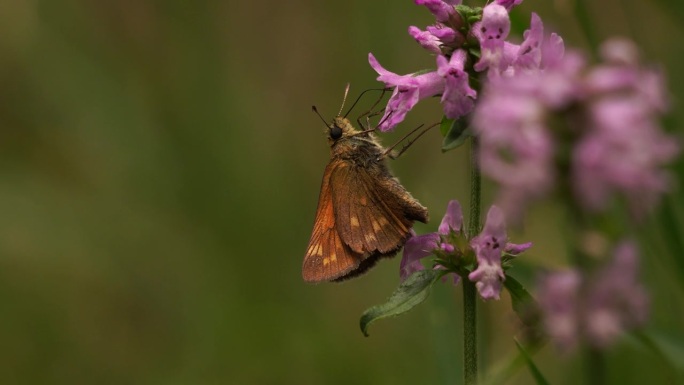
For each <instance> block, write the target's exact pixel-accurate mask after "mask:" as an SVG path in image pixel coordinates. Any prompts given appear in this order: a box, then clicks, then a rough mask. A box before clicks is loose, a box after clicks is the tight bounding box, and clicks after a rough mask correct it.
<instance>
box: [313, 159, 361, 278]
mask: <svg viewBox="0 0 684 385" xmlns="http://www.w3.org/2000/svg"><path fill="white" fill-rule="evenodd" d="M339 166H340V162H331V163H330V164H328V166H327V168H326V170H325V177H324V178H323V183H322V185H321V193H320V196H319V198H318V208H317V209H316V219H315V220H314V229H313V232H312V234H311V239H310V240H309V246H308V247H307V249H306V254H305V256H304V263H303V265H302V277H303V278H304V280H305V281H307V282H321V281H332V280H335V279H338V278H340V277H342V276H344V275H346V274H347V273H349V272H350V271H352V270H353V269H355V268H356V267H357V266H358V265H359V263H360V262H361V259H362V258H361V257H362V255H361V254H360V253H356V252H354V251H353V250H352V249H351V248H350V247H349V246H347V245H346V244H345V243H344V242H343V241H342V239H341V238H340V236H339V234H338V231H337V230H336V229H335V210H334V207H333V195H332V190H331V186H330V177H331V175H334V174H335V171H336V169H337V168H338V167H339ZM342 167H344V166H342Z"/></svg>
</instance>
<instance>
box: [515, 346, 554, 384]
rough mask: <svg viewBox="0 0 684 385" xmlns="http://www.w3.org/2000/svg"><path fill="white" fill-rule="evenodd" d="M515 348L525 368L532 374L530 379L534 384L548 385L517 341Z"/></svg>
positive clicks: (530, 357)
mask: <svg viewBox="0 0 684 385" xmlns="http://www.w3.org/2000/svg"><path fill="white" fill-rule="evenodd" d="M515 346H516V347H517V348H518V351H519V352H520V355H521V356H522V357H523V359H524V360H525V364H527V368H528V369H529V370H530V373H531V374H532V378H534V382H535V383H536V384H537V385H548V384H549V382H548V381H547V380H546V378H544V375H543V374H542V373H541V371H540V370H539V368H537V364H535V363H534V360H532V356H531V355H530V354H529V353H528V352H527V350H526V349H525V348H524V347H523V346H522V345H521V344H520V342H518V340H515Z"/></svg>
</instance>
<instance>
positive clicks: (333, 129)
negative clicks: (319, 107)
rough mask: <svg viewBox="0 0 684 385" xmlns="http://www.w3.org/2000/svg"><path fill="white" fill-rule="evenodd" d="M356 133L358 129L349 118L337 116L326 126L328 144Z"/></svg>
mask: <svg viewBox="0 0 684 385" xmlns="http://www.w3.org/2000/svg"><path fill="white" fill-rule="evenodd" d="M358 133H359V131H358V130H357V129H356V128H354V126H353V125H352V124H351V122H350V121H349V119H347V118H345V117H342V116H338V117H336V118H335V119H333V122H332V124H330V126H328V141H329V142H330V145H333V144H335V143H337V142H338V141H339V140H341V139H344V138H348V137H350V136H354V135H356V134H358Z"/></svg>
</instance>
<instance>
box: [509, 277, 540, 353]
mask: <svg viewBox="0 0 684 385" xmlns="http://www.w3.org/2000/svg"><path fill="white" fill-rule="evenodd" d="M504 287H505V288H506V290H508V293H509V294H510V295H511V304H512V306H513V311H514V312H515V314H517V315H518V318H520V321H522V323H523V325H524V327H525V328H524V330H523V333H524V338H525V340H526V341H527V343H529V344H531V345H540V344H541V343H542V342H543V334H542V328H541V312H540V310H539V304H537V301H536V300H535V299H534V297H532V295H531V294H530V293H529V292H528V291H527V290H526V289H525V288H524V287H523V285H522V284H521V283H520V282H518V280H516V279H515V278H513V277H512V276H510V275H508V274H506V280H505V281H504Z"/></svg>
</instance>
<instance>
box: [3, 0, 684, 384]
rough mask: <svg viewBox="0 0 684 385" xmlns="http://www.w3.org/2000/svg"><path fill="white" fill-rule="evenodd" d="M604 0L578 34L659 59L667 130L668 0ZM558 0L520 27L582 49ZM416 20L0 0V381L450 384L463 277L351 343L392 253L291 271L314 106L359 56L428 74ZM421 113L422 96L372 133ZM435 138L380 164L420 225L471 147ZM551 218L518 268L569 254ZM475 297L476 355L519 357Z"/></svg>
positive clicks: (412, 9) (663, 311)
mask: <svg viewBox="0 0 684 385" xmlns="http://www.w3.org/2000/svg"><path fill="white" fill-rule="evenodd" d="M470 3H471V4H475V2H472V1H471V2H470ZM600 3H601V4H598V5H596V4H590V17H591V18H592V20H593V24H594V26H595V28H596V34H597V35H598V36H599V37H601V38H605V37H607V36H611V35H614V34H621V35H628V36H632V37H635V38H636V40H637V42H638V43H639V44H640V45H641V46H642V49H643V50H644V54H645V57H646V58H647V60H648V61H650V62H653V63H660V64H661V65H662V66H663V68H664V69H665V71H666V72H667V74H668V77H669V84H670V88H671V91H672V93H673V111H675V113H674V117H673V119H672V122H675V123H674V124H673V125H675V126H676V122H681V121H682V119H681V115H682V111H681V108H679V105H680V104H679V100H681V98H682V97H683V96H684V74H683V73H682V70H681V69H682V68H683V66H684V56H683V55H684V48H682V44H681V41H682V39H683V38H684V28H683V27H682V23H681V20H683V19H684V12H683V11H682V5H681V4H679V3H678V2H677V1H671V2H666V1H664V0H663V1H661V2H656V1H653V2H651V1H645V0H644V1H627V0H624V1H620V0H612V1H605V2H600ZM573 4H574V3H573V2H572V1H560V0H559V1H555V2H549V1H541V0H526V2H525V3H524V4H523V6H521V7H519V8H518V9H516V10H515V11H514V14H515V21H516V22H519V23H521V24H519V28H524V27H525V26H526V25H528V23H529V13H530V12H531V11H536V12H538V13H539V14H540V15H541V16H542V18H543V19H544V20H545V23H546V25H547V27H548V28H549V29H551V30H555V31H557V32H559V33H560V34H561V35H562V36H563V37H564V38H565V40H566V44H567V45H568V46H578V47H586V46H587V41H586V39H585V38H584V36H585V35H584V34H583V33H582V31H581V30H580V27H579V24H578V23H577V19H576V18H575V17H574V16H573V14H574V13H573V12H574V11H573V7H574V5H573ZM431 22H432V16H431V15H430V14H429V12H427V11H426V10H425V9H423V8H422V7H418V6H416V5H414V4H413V2H412V1H410V0H404V1H396V2H393V4H392V5H391V6H389V5H388V4H387V3H383V2H379V1H375V2H373V1H359V0H353V1H343V2H329V3H327V2H326V3H324V2H320V1H306V0H300V1H289V2H276V1H271V2H264V1H261V2H237V1H195V2H189V1H179V0H167V1H152V0H119V1H105V0H99V1H96V0H91V1H87V0H62V1H55V0H23V1H22V0H3V1H0V309H2V312H1V313H0V352H1V353H0V381H1V382H2V383H3V384H94V383H97V384H397V385H398V384H427V383H458V381H460V378H461V372H460V369H459V367H460V356H459V354H460V349H461V337H460V336H459V334H458V331H459V328H460V326H459V325H460V323H461V319H460V314H459V310H458V309H459V308H460V304H459V302H460V294H461V292H460V287H457V288H453V287H451V286H448V285H441V286H440V287H438V288H436V290H434V292H433V295H432V296H431V297H430V299H429V300H428V301H426V303H425V304H423V305H421V308H420V309H419V310H417V311H414V312H412V313H409V314H408V315H405V316H402V317H399V318H395V319H392V320H385V321H381V322H378V323H377V324H375V325H373V327H372V328H371V337H369V338H364V337H363V336H362V334H361V332H360V331H359V328H358V319H359V316H360V314H361V312H362V311H363V310H364V309H365V308H367V307H369V306H370V305H373V304H376V303H379V302H382V301H383V300H385V299H386V298H387V296H388V295H389V294H390V293H391V291H392V290H393V289H394V287H396V285H397V283H398V264H399V259H398V258H396V259H394V260H391V261H386V262H383V263H381V264H380V265H379V266H378V267H377V268H375V269H374V270H373V271H372V272H371V273H370V274H368V275H366V276H364V277H362V278H360V279H356V280H353V281H349V282H345V283H343V284H321V285H307V284H304V283H303V282H302V280H301V278H300V268H301V259H302V257H303V253H304V249H305V247H306V244H307V242H308V239H309V234H310V231H311V225H312V223H313V215H314V210H315V208H316V203H317V199H318V189H319V186H320V180H321V175H322V172H323V168H324V166H325V164H326V162H327V161H328V147H327V143H326V139H325V136H324V134H323V130H324V127H323V125H322V123H321V122H320V120H319V119H318V117H316V116H315V115H313V114H312V113H311V110H310V106H311V105H312V104H316V105H317V106H318V107H319V110H320V111H321V112H322V113H323V114H324V116H326V117H332V116H333V115H334V114H335V113H336V112H337V110H338V108H339V105H340V102H341V99H342V94H343V90H344V86H345V84H346V83H347V82H351V84H352V91H351V95H352V97H353V96H356V95H358V93H359V92H360V91H361V90H363V89H366V88H371V87H377V85H378V83H376V82H375V73H374V72H373V71H372V70H371V68H370V67H369V65H368V63H367V54H368V52H371V51H372V52H373V53H374V54H375V55H376V56H377V57H378V59H379V60H380V62H381V63H382V64H383V65H385V66H386V67H387V68H388V69H390V70H393V71H396V72H399V73H406V72H411V71H415V70H417V69H420V68H429V67H433V66H434V62H433V60H434V59H433V58H432V57H430V56H429V55H426V53H425V52H424V51H423V50H422V49H421V48H420V47H419V46H418V45H417V44H415V42H414V41H412V39H411V38H410V36H408V34H407V33H406V30H407V27H408V26H409V25H417V26H420V27H423V26H425V25H427V24H429V23H431ZM370 99H372V98H370ZM370 99H367V100H364V101H362V104H364V103H365V104H364V105H365V106H366V108H367V106H369V105H370V104H371V100H370ZM361 111H362V108H360V109H359V110H358V112H357V113H360V112H361ZM437 119H439V105H438V103H436V102H435V103H423V104H422V105H420V106H419V107H418V108H417V109H416V111H415V112H414V113H412V114H410V115H409V118H408V119H407V122H406V123H405V124H404V125H403V127H404V129H403V130H404V131H402V130H401V129H400V130H399V132H395V133H393V134H388V135H384V136H383V141H384V143H392V142H393V141H394V140H395V139H396V138H397V137H399V136H401V135H402V134H403V133H405V132H406V131H405V130H406V129H407V128H410V127H415V126H417V125H418V124H420V123H426V122H427V123H429V122H433V121H436V120H437ZM680 132H681V131H680ZM440 143H441V138H440V136H439V134H438V132H437V130H435V131H434V132H431V133H429V134H428V135H426V136H425V137H424V138H423V139H421V140H420V141H419V142H418V143H416V144H415V146H414V147H413V148H412V149H411V151H409V152H408V153H406V154H405V155H404V156H403V157H402V158H401V159H399V160H397V161H395V162H393V163H392V168H393V170H394V171H395V173H396V174H397V175H398V176H399V177H400V178H401V180H402V182H403V183H404V185H405V186H406V187H407V188H408V189H409V190H410V191H411V192H412V193H413V195H414V196H415V197H416V198H418V199H419V200H420V201H421V202H422V203H423V204H425V205H426V206H428V208H429V209H430V211H431V216H432V223H431V224H430V225H420V226H417V230H418V231H419V232H423V231H433V230H434V229H435V228H436V226H437V224H438V223H439V220H440V218H441V216H442V212H443V210H444V208H445V207H446V203H447V201H448V200H449V199H451V198H458V199H460V200H462V201H463V202H466V201H467V196H468V192H467V191H468V190H467V181H468V179H467V175H468V170H467V167H466V166H465V164H466V160H467V158H466V152H465V150H464V149H460V150H457V151H452V152H449V153H447V154H441V152H440V151H439V146H440ZM559 217H560V216H559V213H558V211H557V210H556V209H555V207H554V206H553V204H547V205H542V206H538V207H537V208H536V209H535V210H534V212H533V215H532V217H531V218H530V220H529V221H528V224H527V225H526V228H525V229H524V231H520V232H518V233H517V234H514V236H513V240H515V241H524V240H532V241H534V242H535V248H534V252H532V253H531V255H530V256H529V257H526V258H527V259H526V261H524V262H522V263H521V267H520V272H519V274H520V275H521V276H522V279H523V281H525V282H526V283H528V284H532V283H533V282H534V280H533V277H532V276H531V275H530V274H529V271H530V270H532V267H534V266H538V265H542V266H545V267H554V266H561V265H563V263H564V255H563V253H562V252H559V250H564V246H563V245H562V243H561V239H562V234H559V230H558V229H557V227H556V226H554V224H553V223H554V221H557V220H558V218H559ZM645 254H646V255H645V259H644V261H645V262H644V265H646V266H645V269H644V274H643V276H644V279H645V280H646V282H647V284H648V286H649V288H650V291H651V293H652V295H653V307H654V315H653V319H652V321H651V325H652V327H653V328H655V329H658V330H662V331H664V332H665V333H667V334H668V335H679V336H681V335H682V334H684V332H683V329H684V327H683V326H682V325H681V320H682V319H684V314H683V311H682V306H681V305H683V304H684V301H682V300H681V298H682V295H683V294H684V290H683V287H682V285H681V282H678V281H677V280H676V279H675V277H673V274H672V272H671V269H673V266H682V265H681V264H680V265H677V264H676V262H675V261H673V260H672V259H668V258H665V257H661V256H658V255H653V254H654V253H651V252H649V251H646V252H645ZM677 257H678V258H681V257H682V256H681V254H678V255H677ZM648 258H651V259H648ZM673 305H676V306H673ZM480 309H481V317H480V320H481V328H480V338H481V339H480V344H481V357H480V359H481V362H482V369H483V370H484V371H488V370H491V369H492V367H493V366H495V365H496V363H497V362H501V361H502V360H505V359H506V357H509V356H510V355H512V354H514V353H515V346H514V345H513V343H512V341H511V339H510V335H511V334H512V333H514V332H515V331H516V330H517V326H518V325H517V321H516V319H515V317H514V315H513V314H512V313H511V311H510V302H509V299H508V296H507V295H504V296H503V299H502V301H499V302H494V303H488V304H486V306H481V307H480ZM538 357H539V361H540V366H541V367H542V370H544V371H545V374H546V375H547V376H548V378H549V379H550V380H552V381H554V382H555V383H566V384H567V383H574V382H573V381H574V379H576V376H575V375H574V374H573V373H574V372H575V369H576V368H577V365H578V363H577V362H576V359H574V358H572V357H567V358H565V359H563V360H559V359H558V356H557V355H556V354H555V353H554V351H553V349H551V348H547V349H545V350H544V351H542V352H541V353H540V354H539V355H538ZM610 359H611V360H616V362H619V363H624V364H625V365H622V367H623V368H624V370H622V371H620V372H611V373H610V375H611V376H612V377H611V378H613V379H622V378H629V379H630V381H631V382H630V383H637V382H641V381H642V380H650V381H652V382H653V381H654V380H653V379H654V378H655V379H656V380H655V381H656V382H657V379H658V378H660V377H658V376H659V375H661V374H659V373H660V372H662V370H661V367H660V366H659V364H658V363H657V361H656V360H655V359H654V357H653V356H652V355H650V354H647V353H643V352H640V351H639V350H637V349H635V348H633V347H631V346H630V345H621V347H619V348H618V349H616V350H615V351H614V352H613V353H612V354H611V356H610ZM637 363H638V365H636V364H637ZM654 376H655V377H654ZM529 381H530V377H529V375H528V374H527V373H526V372H525V371H524V370H521V371H520V372H519V373H518V374H516V376H515V377H514V378H512V379H511V383H528V382H529Z"/></svg>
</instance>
